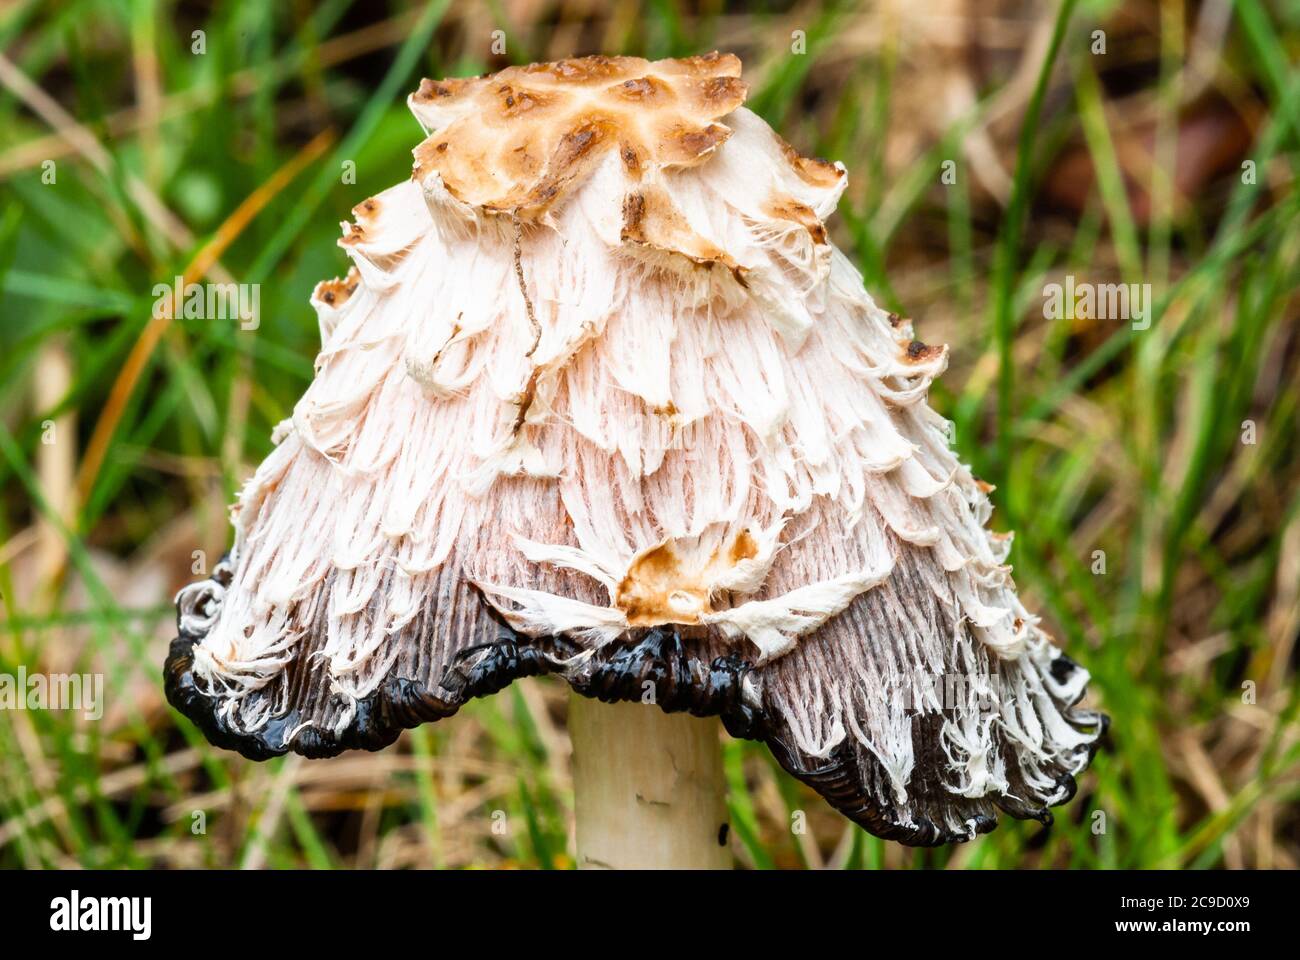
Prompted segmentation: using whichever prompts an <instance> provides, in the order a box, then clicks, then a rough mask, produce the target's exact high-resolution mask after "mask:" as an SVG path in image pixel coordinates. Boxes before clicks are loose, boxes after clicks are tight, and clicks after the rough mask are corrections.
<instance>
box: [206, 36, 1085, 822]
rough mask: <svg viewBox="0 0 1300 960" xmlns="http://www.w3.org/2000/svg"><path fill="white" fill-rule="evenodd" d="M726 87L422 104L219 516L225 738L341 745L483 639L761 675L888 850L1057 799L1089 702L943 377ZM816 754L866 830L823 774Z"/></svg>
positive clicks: (511, 76)
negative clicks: (728, 665) (634, 654)
mask: <svg viewBox="0 0 1300 960" xmlns="http://www.w3.org/2000/svg"><path fill="white" fill-rule="evenodd" d="M566 71H568V72H567V73H566ZM738 73H739V62H738V61H736V60H735V58H734V57H725V56H723V57H718V56H716V55H715V56H713V57H708V58H696V59H695V60H693V61H662V62H659V63H647V62H646V61H639V60H633V59H627V58H614V59H598V60H592V61H570V62H568V66H567V67H566V66H564V65H552V66H550V67H548V68H538V67H530V68H511V70H508V71H504V72H503V73H502V74H498V75H497V76H496V77H494V78H487V79H483V80H467V81H445V82H444V83H443V84H429V83H428V82H426V85H425V86H424V87H422V88H421V91H420V93H417V94H416V95H414V96H413V97H412V98H411V104H412V108H413V109H414V111H415V112H416V114H417V116H418V117H419V119H420V121H421V123H422V124H423V125H424V126H425V129H426V132H427V133H428V138H427V139H426V140H425V141H424V142H423V143H422V144H421V145H420V147H419V148H418V149H417V150H416V158H417V163H416V167H415V172H414V174H413V177H412V179H411V180H409V181H407V182H405V183H401V184H399V185H397V186H395V187H392V188H391V189H389V190H386V191H384V192H383V193H380V194H379V195H377V196H375V197H373V198H372V199H370V200H367V201H365V202H364V203H362V204H360V205H359V206H358V207H357V208H356V209H355V210H354V214H355V216H356V222H355V223H354V224H345V225H344V231H343V239H342V240H341V245H342V246H343V248H344V249H345V250H346V252H347V255H348V256H349V257H350V258H351V260H352V265H353V266H352V269H351V271H350V272H349V274H348V276H347V277H346V278H344V279H341V280H334V281H329V282H326V283H322V284H320V285H319V286H318V287H317V289H316V292H315V293H314V295H313V298H312V302H313V304H314V305H315V307H316V309H317V312H318V314H319V319H320V332H321V350H320V354H319V356H318V357H317V359H316V364H315V378H314V380H313V381H312V383H311V385H310V386H309V388H308V389H307V391H306V393H305V394H304V395H303V397H302V398H301V400H300V401H299V402H298V404H297V406H296V407H295V408H294V410H293V415H292V418H291V420H290V421H289V422H287V423H286V424H282V425H281V427H280V428H279V429H277V431H276V435H275V440H276V443H277V446H276V448H275V450H274V451H273V452H272V453H271V454H270V456H268V457H267V459H266V460H265V462H263V463H262V465H261V466H260V467H259V468H258V470H257V472H256V474H255V475H254V476H253V477H252V478H251V479H250V480H249V481H248V482H247V484H246V486H245V487H244V489H243V491H242V493H241V494H240V497H239V501H238V503H237V504H236V506H235V508H234V524H235V544H234V548H233V551H232V559H231V564H230V566H231V578H230V583H229V585H228V586H227V587H225V589H224V592H223V593H222V595H221V596H220V598H219V600H220V607H219V610H217V612H216V614H215V616H214V617H213V619H212V622H211V623H210V625H208V626H207V627H206V632H205V633H204V634H203V637H202V640H201V641H200V642H199V643H198V644H196V646H195V652H194V663H193V671H194V675H195V678H196V680H197V682H198V683H199V684H200V685H201V686H202V687H203V689H204V691H205V692H206V693H207V694H208V695H209V696H211V697H213V698H214V699H216V700H217V701H218V707H219V710H220V712H221V714H222V716H223V718H224V720H225V722H226V723H227V724H228V726H229V727H230V728H231V729H235V730H242V731H256V730H258V729H259V728H262V727H265V725H266V724H268V723H269V722H271V721H272V720H273V719H274V718H275V717H277V716H283V715H284V714H285V713H286V712H287V711H290V710H292V711H293V712H294V716H295V722H294V724H293V726H292V729H291V730H288V731H287V732H286V737H287V738H289V739H290V740H291V739H292V738H293V737H296V736H299V735H300V733H301V730H303V729H311V728H318V729H321V730H326V731H334V732H339V731H342V730H345V729H346V728H347V727H348V725H349V724H351V723H352V722H353V721H354V719H355V718H356V714H357V710H358V704H360V703H362V702H363V701H364V700H365V698H367V697H368V696H370V695H371V694H372V693H374V692H375V691H376V690H377V689H378V688H379V687H380V685H381V684H382V683H384V682H385V680H387V679H389V678H391V677H394V676H397V677H403V678H410V679H412V680H414V681H418V682H419V683H421V684H423V685H424V686H425V687H427V688H428V689H429V690H431V691H438V690H441V689H442V687H441V684H442V681H443V673H444V672H445V671H446V670H447V667H448V665H449V664H450V663H451V662H452V661H453V659H454V658H455V657H456V655H457V654H458V653H459V652H462V651H465V650H467V649H473V648H475V646H476V645H478V644H482V643H486V642H488V641H490V640H491V639H492V638H493V637H495V636H497V635H498V632H499V631H500V630H501V629H502V627H501V624H502V623H504V624H506V625H508V627H509V628H510V629H511V630H513V631H514V632H515V633H516V634H518V635H519V637H520V642H522V643H527V642H529V641H530V640H538V641H540V640H542V639H544V638H550V637H562V638H565V640H567V641H568V642H570V643H571V644H572V645H573V649H575V650H577V651H578V654H577V655H578V656H581V657H589V656H595V655H597V653H598V652H599V651H601V650H606V651H607V650H608V649H610V647H611V645H614V646H617V645H620V644H627V643H629V642H630V641H631V640H632V639H634V638H635V637H637V636H640V635H643V634H644V633H645V631H646V630H647V629H653V628H656V627H671V628H674V629H677V630H678V633H679V635H680V636H681V637H682V638H684V642H685V643H687V644H688V645H689V644H691V643H698V644H699V645H700V648H701V650H707V651H709V653H710V656H711V655H713V654H728V655H734V656H736V657H737V658H739V659H740V660H743V661H747V662H748V663H749V664H750V665H751V666H752V669H751V670H750V671H749V672H748V674H747V678H746V689H747V694H746V696H747V699H748V702H749V703H750V704H751V705H753V706H754V708H755V709H758V710H760V711H765V712H766V713H767V714H768V715H770V719H769V721H768V728H767V730H768V733H769V734H770V736H771V737H774V738H779V740H780V743H781V750H782V751H784V755H781V759H782V762H783V763H786V765H787V766H788V767H791V768H792V769H795V768H798V769H796V772H799V771H800V769H802V771H803V773H801V775H804V774H807V777H806V778H808V779H809V782H812V783H814V785H815V786H818V789H821V790H823V792H825V793H827V795H828V797H831V799H832V802H835V803H836V804H837V806H840V807H841V809H844V810H845V812H847V813H849V814H850V815H851V816H854V817H855V819H858V820H859V821H860V822H863V823H866V824H867V825H868V826H870V827H872V828H873V829H877V832H882V833H884V832H885V830H884V826H890V825H892V826H890V828H891V829H894V831H895V833H897V834H898V835H900V836H903V835H904V834H907V836H906V837H905V838H910V839H912V840H914V841H916V842H925V841H927V840H933V839H934V837H938V836H939V834H942V837H941V838H942V839H961V838H963V837H966V836H971V835H973V834H974V833H975V832H976V831H977V830H982V829H987V826H985V825H983V824H985V823H986V821H988V820H989V819H990V817H991V814H992V813H993V807H994V806H998V807H1002V808H1004V809H1008V810H1011V812H1013V813H1017V814H1018V815H1035V816H1037V815H1039V814H1040V813H1041V812H1042V811H1041V808H1042V807H1044V806H1045V805H1048V804H1051V803H1053V802H1059V801H1060V800H1062V799H1064V797H1065V795H1066V793H1067V792H1068V790H1070V789H1072V784H1069V783H1068V781H1069V778H1070V777H1071V776H1073V775H1075V774H1077V773H1079V772H1080V771H1081V770H1082V769H1083V768H1084V767H1085V766H1086V765H1087V762H1088V759H1089V757H1090V755H1091V748H1092V745H1093V743H1094V741H1095V740H1096V738H1097V735H1098V728H1099V723H1098V719H1097V716H1096V715H1094V714H1089V713H1087V712H1085V711H1078V710H1075V709H1074V708H1073V705H1074V703H1075V702H1076V701H1077V700H1078V699H1079V698H1080V697H1081V696H1082V694H1083V690H1084V686H1085V684H1086V682H1087V673H1086V672H1085V671H1083V670H1082V669H1081V668H1078V667H1077V666H1075V665H1074V664H1072V663H1070V662H1069V661H1068V660H1065V658H1062V657H1060V656H1059V654H1058V652H1057V651H1056V649H1055V648H1054V647H1053V646H1052V644H1051V642H1050V640H1049V638H1048V637H1047V636H1046V634H1045V633H1044V632H1043V631H1042V630H1041V629H1040V628H1039V626H1038V621H1037V619H1036V618H1035V617H1034V616H1032V615H1031V614H1030V613H1029V612H1028V611H1026V610H1025V608H1024V607H1023V606H1022V605H1021V602H1020V600H1019V599H1018V597H1017V594H1016V590H1015V586H1014V584H1013V582H1012V579H1011V571H1010V568H1009V567H1008V566H1007V565H1006V562H1005V561H1006V557H1007V552H1008V549H1009V546H1010V542H1009V537H1007V536H1004V535H998V534H995V533H991V532H990V531H989V530H988V529H986V527H985V523H986V522H987V520H988V519H989V516H990V512H991V508H990V503H989V499H988V496H987V493H986V488H984V487H983V486H982V485H981V484H980V483H979V482H978V481H976V480H975V479H974V477H972V475H971V473H970V472H969V470H968V469H967V468H966V467H964V466H963V465H962V464H960V463H959V462H958V461H957V460H956V458H955V456H954V455H953V453H952V451H951V450H950V448H949V443H948V439H947V434H946V431H945V428H946V426H947V424H946V423H945V421H943V420H942V418H940V417H939V416H938V415H937V414H935V413H934V412H933V411H932V410H931V409H930V408H929V406H928V405H927V403H926V398H927V393H928V389H929V387H930V384H931V382H932V381H933V380H934V378H935V377H937V376H938V375H939V374H940V373H942V371H943V370H944V368H945V366H946V364H947V356H948V354H947V348H939V347H930V346H926V345H924V344H922V343H920V342H919V341H917V340H915V339H914V337H913V333H912V330H911V324H910V321H907V320H902V319H900V318H898V317H897V316H894V315H891V314H887V313H886V312H885V311H883V310H881V309H880V308H879V307H877V306H876V304H875V303H874V302H873V301H872V299H871V298H870V297H869V296H868V295H867V293H866V292H864V290H863V285H862V279H861V277H860V275H859V274H858V272H857V271H856V270H855V269H854V267H853V266H852V264H851V263H850V262H849V260H848V259H847V258H846V257H845V256H844V255H843V254H842V253H840V252H839V251H838V250H837V249H836V248H835V247H834V245H833V244H832V243H831V242H830V240H829V238H828V236H827V232H826V229H825V227H824V226H823V221H824V220H825V219H826V218H827V217H829V216H830V214H831V213H832V212H833V211H834V209H835V207H836V203H837V201H838V199H839V197H840V194H841V192H842V191H843V189H844V186H845V180H846V175H845V171H844V168H843V167H842V166H841V165H838V164H837V165H831V164H827V163H825V162H822V161H813V160H807V159H804V158H802V157H799V156H798V155H797V154H795V153H794V152H793V151H792V150H791V149H790V148H789V146H788V145H786V144H785V143H784V142H783V141H782V140H781V139H780V138H779V137H777V136H776V135H775V134H774V133H773V131H772V130H771V129H770V128H769V127H768V125H767V124H766V123H764V122H763V120H761V119H760V118H759V117H758V116H756V115H755V114H753V113H751V112H750V111H748V110H747V109H745V108H744V107H742V106H740V105H739V104H740V102H741V100H743V97H744V86H743V84H741V83H740V81H739V80H738V79H737V77H738ZM570 74H572V75H570ZM665 131H667V132H665ZM952 678H958V680H957V681H954V680H953V679H952ZM959 681H960V682H959ZM952 687H959V688H960V689H958V690H956V691H954V690H953V689H950V688H952ZM285 746H288V747H292V746H293V744H292V742H286V743H285ZM774 749H776V747H774ZM779 755H780V754H779ZM832 757H833V758H837V759H836V764H837V769H839V770H840V771H841V772H842V773H843V776H844V777H846V778H848V779H850V780H853V782H854V784H855V785H856V788H857V790H856V794H854V796H853V798H852V800H851V802H850V801H849V800H845V799H844V798H843V797H840V798H839V799H837V798H836V797H835V796H833V793H834V789H838V788H834V785H828V784H825V783H819V782H818V781H817V780H816V777H815V776H814V775H813V774H812V773H810V772H809V771H812V770H814V768H816V767H817V766H818V764H820V763H823V762H824V761H825V760H826V759H827V758H832ZM853 804H856V805H857V806H853ZM850 807H852V809H850ZM923 823H927V824H931V825H933V826H934V828H935V829H937V830H938V831H939V834H935V835H934V837H931V836H930V834H926V833H924V832H923V831H922V832H914V833H911V834H908V833H907V831H909V830H912V831H920V830H921V827H920V825H921V824H923ZM899 831H902V832H901V833H899ZM886 835H888V834H886Z"/></svg>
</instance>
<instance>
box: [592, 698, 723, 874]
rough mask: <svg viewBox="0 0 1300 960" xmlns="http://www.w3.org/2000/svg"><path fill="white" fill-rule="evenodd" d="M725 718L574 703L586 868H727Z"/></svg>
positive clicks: (637, 705)
mask: <svg viewBox="0 0 1300 960" xmlns="http://www.w3.org/2000/svg"><path fill="white" fill-rule="evenodd" d="M718 727H719V725H718V721H717V719H715V718H708V719H701V718H699V717H692V716H690V715H689V714H685V713H673V714H668V713H664V712H663V711H662V710H660V709H659V708H658V707H655V706H650V705H646V704H640V703H614V704H607V703H601V702H600V701H598V700H589V699H587V698H585V697H580V696H577V695H576V694H575V695H574V696H573V697H572V698H571V699H570V701H569V736H570V737H571V738H572V740H573V791H574V799H575V803H574V806H575V813H576V817H577V833H578V838H577V839H578V866H579V867H582V868H588V869H615V870H634V869H641V870H665V869H696V870H724V869H727V868H729V867H730V866H731V854H730V852H729V850H728V847H727V843H726V835H727V831H726V830H725V829H724V824H726V823H727V803H726V794H725V792H724V786H723V779H722V746H721V741H720V740H719V733H720V731H719V729H718Z"/></svg>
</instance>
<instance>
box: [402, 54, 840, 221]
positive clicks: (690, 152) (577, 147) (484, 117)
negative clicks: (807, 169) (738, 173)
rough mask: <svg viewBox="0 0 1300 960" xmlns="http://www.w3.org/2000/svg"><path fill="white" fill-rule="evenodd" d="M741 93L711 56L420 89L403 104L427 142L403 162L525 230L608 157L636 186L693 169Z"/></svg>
mask: <svg viewBox="0 0 1300 960" xmlns="http://www.w3.org/2000/svg"><path fill="white" fill-rule="evenodd" d="M746 92H747V90H746V86H745V84H744V83H743V82H742V81H741V80H740V60H739V59H737V58H736V57H735V56H733V55H731V54H719V53H711V54H707V55H705V56H700V57H688V58H686V59H681V60H656V61H653V62H652V61H649V60H643V59H641V58H640V57H583V58H581V59H576V60H561V61H558V62H556V63H542V64H533V65H531V66H526V67H507V68H506V69H505V70H502V71H500V72H499V73H495V74H492V75H491V76H487V77H478V78H474V79H468V80H443V81H436V82H435V81H431V80H425V81H423V82H422V83H421V84H420V89H419V90H417V91H416V92H415V93H414V94H412V95H411V97H410V101H409V102H410V106H411V109H412V111H414V113H415V115H416V116H417V117H418V118H419V119H420V122H421V123H422V124H424V126H425V128H426V129H428V130H431V131H433V132H432V134H431V135H430V136H429V137H428V139H426V140H425V141H424V143H422V144H421V145H420V146H419V147H418V148H417V149H416V151H415V161H416V162H415V171H414V176H415V177H416V179H423V178H424V177H426V176H428V174H429V173H431V172H434V171H436V172H437V173H438V174H439V175H440V176H441V177H442V181H443V184H444V185H445V186H446V188H447V190H448V191H449V192H450V193H451V195H452V196H453V197H455V198H457V199H458V200H461V201H463V202H465V203H469V204H471V205H473V206H476V207H479V208H481V209H483V210H486V211H488V212H491V213H502V214H510V215H512V216H517V217H518V218H519V219H521V220H525V221H535V220H537V219H539V218H540V217H542V216H543V215H544V214H545V213H546V211H547V210H548V209H549V208H550V206H551V205H552V204H553V203H554V202H555V201H556V200H557V199H559V198H560V197H561V196H562V195H563V194H564V192H565V191H566V189H567V188H568V187H569V186H570V184H572V183H573V182H575V181H576V180H577V179H579V178H580V177H581V176H582V175H584V174H585V173H587V172H588V171H590V170H591V169H592V167H593V166H594V165H595V163H596V162H597V161H598V160H600V159H601V158H602V157H604V155H605V154H606V152H608V151H609V150H617V151H618V153H619V157H620V158H621V159H622V161H623V165H624V168H625V169H626V171H627V173H628V174H629V176H631V177H632V178H633V179H636V180H640V179H641V177H642V176H643V174H644V173H645V171H646V169H647V168H655V167H658V168H674V167H675V168H682V167H691V166H694V165H696V164H698V163H701V162H703V161H704V160H705V159H707V158H708V157H709V155H710V154H712V153H713V151H714V150H716V149H717V148H718V147H719V146H720V145H721V144H722V143H723V142H725V141H726V139H727V137H729V136H730V135H731V131H730V129H728V128H727V127H725V126H723V125H722V124H720V123H716V122H715V121H717V120H718V119H719V118H721V117H724V116H726V115H727V114H728V113H731V112H732V111H733V110H735V109H736V108H737V107H739V106H740V105H741V104H742V103H744V101H745V95H746ZM796 156H797V155H796ZM791 162H792V163H794V162H795V161H794V159H792V161H791ZM796 170H799V171H800V176H805V173H804V171H803V168H802V167H800V166H799V165H798V164H796ZM836 173H837V175H838V171H836Z"/></svg>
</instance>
